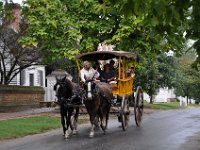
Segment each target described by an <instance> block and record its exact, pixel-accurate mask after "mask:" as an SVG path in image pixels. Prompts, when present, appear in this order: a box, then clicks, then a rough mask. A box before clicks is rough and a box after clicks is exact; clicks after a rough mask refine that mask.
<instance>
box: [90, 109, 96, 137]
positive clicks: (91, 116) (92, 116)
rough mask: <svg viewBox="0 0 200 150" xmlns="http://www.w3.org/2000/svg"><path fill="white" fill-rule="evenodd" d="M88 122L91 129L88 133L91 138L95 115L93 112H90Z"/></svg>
mask: <svg viewBox="0 0 200 150" xmlns="http://www.w3.org/2000/svg"><path fill="white" fill-rule="evenodd" d="M90 123H91V129H90V134H89V137H90V138H93V137H94V126H95V125H94V124H95V115H94V114H93V113H91V114H90Z"/></svg>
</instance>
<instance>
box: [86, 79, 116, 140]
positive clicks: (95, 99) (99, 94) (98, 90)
mask: <svg viewBox="0 0 200 150" xmlns="http://www.w3.org/2000/svg"><path fill="white" fill-rule="evenodd" d="M84 89H85V91H86V92H85V94H86V95H85V98H84V103H85V107H86V109H87V112H88V114H89V116H90V123H91V130H90V134H89V137H91V138H92V137H93V136H94V127H95V125H97V123H99V119H100V126H101V129H102V130H103V132H104V134H105V131H106V128H107V124H108V119H109V112H110V107H111V100H112V98H113V95H112V90H111V88H110V85H109V84H107V83H95V81H86V83H85V84H84Z"/></svg>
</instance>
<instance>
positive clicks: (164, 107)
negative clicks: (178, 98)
mask: <svg viewBox="0 0 200 150" xmlns="http://www.w3.org/2000/svg"><path fill="white" fill-rule="evenodd" d="M144 108H149V109H161V110H168V109H180V108H184V107H180V104H179V102H171V103H154V104H149V103H147V102H145V103H144Z"/></svg>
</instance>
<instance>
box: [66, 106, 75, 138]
mask: <svg viewBox="0 0 200 150" xmlns="http://www.w3.org/2000/svg"><path fill="white" fill-rule="evenodd" d="M72 113H73V109H71V108H68V109H67V116H66V124H67V127H66V129H67V132H66V135H65V138H69V137H70V134H71V132H70V130H69V127H70V129H71V130H73V127H72V126H71V116H72Z"/></svg>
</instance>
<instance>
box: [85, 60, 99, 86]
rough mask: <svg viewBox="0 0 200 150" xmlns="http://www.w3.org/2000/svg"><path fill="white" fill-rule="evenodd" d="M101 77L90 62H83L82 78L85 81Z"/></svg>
mask: <svg viewBox="0 0 200 150" xmlns="http://www.w3.org/2000/svg"><path fill="white" fill-rule="evenodd" d="M98 78H99V73H98V71H96V70H94V69H93V68H92V67H90V63H89V62H88V61H84V62H83V69H81V80H82V81H83V83H85V81H87V80H96V79H98Z"/></svg>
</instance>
